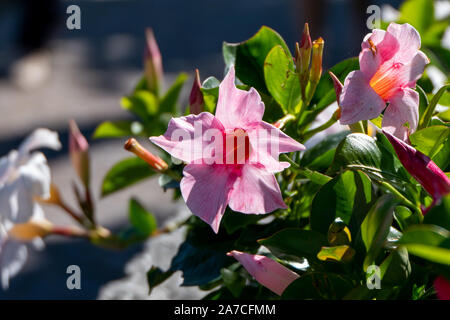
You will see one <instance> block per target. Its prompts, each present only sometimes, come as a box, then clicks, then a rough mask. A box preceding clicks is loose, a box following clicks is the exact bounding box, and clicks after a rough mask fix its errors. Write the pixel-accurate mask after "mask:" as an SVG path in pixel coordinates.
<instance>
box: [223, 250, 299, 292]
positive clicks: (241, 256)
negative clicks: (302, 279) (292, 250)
mask: <svg viewBox="0 0 450 320" xmlns="http://www.w3.org/2000/svg"><path fill="white" fill-rule="evenodd" d="M227 255H229V256H232V257H234V258H235V259H236V260H238V261H239V262H240V263H241V264H242V265H243V266H244V268H245V269H246V270H247V271H248V273H250V274H251V275H252V276H253V277H254V278H255V279H256V281H258V282H259V283H260V284H262V285H263V286H265V287H267V288H268V289H270V290H271V291H273V292H275V293H276V294H278V295H280V296H281V295H282V294H283V292H284V290H285V289H286V288H287V287H288V286H289V285H290V284H291V283H292V282H293V281H294V280H296V279H298V277H299V275H298V274H296V273H295V272H293V271H291V270H289V269H288V268H286V267H284V266H282V265H281V264H279V263H278V262H276V261H274V260H272V259H270V258H267V257H265V256H261V255H254V254H248V253H244V252H240V251H236V250H233V251H231V252H228V253H227Z"/></svg>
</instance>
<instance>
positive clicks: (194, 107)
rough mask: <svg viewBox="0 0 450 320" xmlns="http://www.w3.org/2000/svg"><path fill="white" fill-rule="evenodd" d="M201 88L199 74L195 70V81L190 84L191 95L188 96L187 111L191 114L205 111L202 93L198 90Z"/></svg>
mask: <svg viewBox="0 0 450 320" xmlns="http://www.w3.org/2000/svg"><path fill="white" fill-rule="evenodd" d="M201 87H202V84H201V82H200V73H199V72H198V69H195V79H194V83H193V84H192V89H191V94H190V95H189V111H190V112H191V113H192V114H199V113H202V112H203V111H204V109H205V102H204V100H203V93H202V91H201V90H200V88H201Z"/></svg>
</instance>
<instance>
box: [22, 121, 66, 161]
mask: <svg viewBox="0 0 450 320" xmlns="http://www.w3.org/2000/svg"><path fill="white" fill-rule="evenodd" d="M40 148H49V149H53V150H59V149H61V142H60V141H59V139H58V133H57V132H55V131H51V130H49V129H45V128H39V129H36V130H34V131H33V133H32V134H31V135H29V136H28V137H27V138H26V139H25V140H24V141H23V142H22V144H21V145H20V147H19V159H22V158H23V157H25V156H26V155H28V153H30V152H31V151H33V150H36V149H40Z"/></svg>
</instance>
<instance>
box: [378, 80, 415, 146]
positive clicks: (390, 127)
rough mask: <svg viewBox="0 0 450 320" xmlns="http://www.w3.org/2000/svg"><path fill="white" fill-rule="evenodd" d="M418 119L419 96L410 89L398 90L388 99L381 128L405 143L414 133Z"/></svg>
mask: <svg viewBox="0 0 450 320" xmlns="http://www.w3.org/2000/svg"><path fill="white" fill-rule="evenodd" d="M418 119H419V94H418V93H417V92H416V91H414V90H412V89H410V88H405V89H399V90H397V91H396V92H395V93H394V95H393V96H392V97H391V98H390V99H389V106H388V107H387V108H386V111H385V112H384V116H383V122H382V128H383V129H384V130H385V131H387V132H389V133H390V134H393V135H394V136H396V137H397V138H399V139H401V140H403V141H407V140H408V136H409V135H410V134H411V133H413V132H414V131H416V129H417V124H418ZM406 124H407V125H406Z"/></svg>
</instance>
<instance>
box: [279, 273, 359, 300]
mask: <svg viewBox="0 0 450 320" xmlns="http://www.w3.org/2000/svg"><path fill="white" fill-rule="evenodd" d="M352 288H353V285H352V283H351V282H350V281H349V280H347V279H345V278H344V277H342V276H341V275H338V274H333V273H320V272H314V273H307V274H305V275H303V276H301V277H300V278H298V279H297V280H295V281H294V282H292V283H291V284H290V285H289V286H288V287H287V288H286V290H285V291H284V292H283V295H282V296H281V298H282V299H283V300H304V299H342V298H343V297H344V296H345V295H346V294H347V293H348V292H349V291H350V290H351V289H352Z"/></svg>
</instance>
